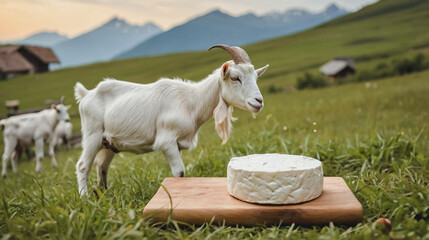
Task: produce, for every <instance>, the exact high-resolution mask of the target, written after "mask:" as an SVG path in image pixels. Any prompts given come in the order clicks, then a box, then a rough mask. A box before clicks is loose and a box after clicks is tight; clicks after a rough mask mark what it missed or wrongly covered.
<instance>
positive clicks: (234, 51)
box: [207, 44, 251, 64]
mask: <svg viewBox="0 0 429 240" xmlns="http://www.w3.org/2000/svg"><path fill="white" fill-rule="evenodd" d="M212 48H222V49H223V50H225V51H227V52H228V54H229V55H230V56H231V58H232V60H233V61H234V63H235V64H239V63H251V62H250V58H249V55H247V53H246V51H244V49H242V48H241V47H230V46H228V45H224V44H217V45H213V46H211V47H210V48H209V49H208V50H207V51H209V50H210V49H212Z"/></svg>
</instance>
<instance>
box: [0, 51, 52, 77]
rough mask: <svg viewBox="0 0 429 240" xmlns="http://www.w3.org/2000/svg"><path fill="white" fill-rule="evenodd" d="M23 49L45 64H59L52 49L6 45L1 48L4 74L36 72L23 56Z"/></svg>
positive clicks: (1, 63)
mask: <svg viewBox="0 0 429 240" xmlns="http://www.w3.org/2000/svg"><path fill="white" fill-rule="evenodd" d="M21 49H25V50H27V51H29V52H30V53H31V54H33V55H34V56H35V57H37V58H38V59H39V60H40V61H42V62H43V63H59V60H58V58H57V56H55V54H54V52H53V51H52V50H51V49H50V48H44V47H34V46H20V45H6V46H0V69H1V70H2V71H3V72H19V71H30V70H34V68H35V67H34V66H33V64H31V63H30V62H29V61H28V60H27V59H26V58H25V57H24V56H23V55H22V53H21V52H20V50H21Z"/></svg>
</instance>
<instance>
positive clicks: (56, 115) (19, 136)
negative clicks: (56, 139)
mask: <svg viewBox="0 0 429 240" xmlns="http://www.w3.org/2000/svg"><path fill="white" fill-rule="evenodd" d="M63 103H64V97H62V98H61V103H60V104H58V105H52V107H51V109H47V110H43V111H40V112H38V113H29V114H23V115H19V116H14V117H10V118H7V119H3V120H1V121H0V125H1V127H2V129H3V138H4V144H5V147H4V153H3V157H2V176H3V178H5V177H6V168H7V163H8V161H9V159H11V160H12V170H13V172H15V173H17V171H18V169H17V158H18V155H20V154H19V152H16V151H17V150H19V149H21V148H29V147H31V146H32V145H35V152H36V172H41V170H42V165H41V160H42V158H43V148H44V142H45V141H46V142H49V143H50V144H49V155H50V156H51V164H52V165H53V166H57V165H58V164H57V161H56V159H55V154H54V144H53V141H51V139H52V133H53V131H54V129H55V127H56V125H57V123H58V122H59V121H61V120H63V121H69V120H70V116H69V114H68V113H67V110H68V109H69V108H70V106H64V104H63ZM18 145H19V146H18Z"/></svg>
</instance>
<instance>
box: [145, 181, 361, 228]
mask: <svg viewBox="0 0 429 240" xmlns="http://www.w3.org/2000/svg"><path fill="white" fill-rule="evenodd" d="M162 184H163V185H164V186H165V188H166V189H167V191H168V192H169V194H170V195H171V200H172V206H173V209H172V210H171V203H170V198H169V197H168V195H167V193H166V192H165V190H164V189H163V188H162V187H160V188H159V190H158V192H157V193H156V194H155V196H154V197H153V198H152V199H151V200H150V201H149V203H148V204H147V205H146V207H145V208H144V211H143V217H147V218H150V219H152V220H153V221H155V222H165V221H167V217H168V214H171V218H172V219H174V220H177V221H181V222H185V223H189V224H203V223H205V222H210V221H211V220H212V219H214V222H215V223H220V224H222V223H223V221H225V224H227V225H235V224H241V225H256V224H279V223H283V224H291V223H296V224H302V225H323V224H328V223H329V222H333V223H335V224H345V225H352V224H357V223H359V222H361V221H362V220H363V211H362V206H361V204H360V203H359V201H358V200H357V199H356V198H355V196H354V195H353V193H352V191H351V190H350V188H349V187H348V186H347V184H346V183H345V182H344V180H343V179H342V178H341V177H325V178H324V183H323V192H322V195H321V196H320V197H318V198H317V199H315V200H312V201H309V202H305V203H300V204H293V205H260V204H252V203H246V202H243V201H241V200H238V199H236V198H234V197H232V196H231V195H229V193H228V191H227V185H226V178H166V179H164V181H163V182H162Z"/></svg>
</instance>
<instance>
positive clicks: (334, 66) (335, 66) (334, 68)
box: [319, 57, 355, 76]
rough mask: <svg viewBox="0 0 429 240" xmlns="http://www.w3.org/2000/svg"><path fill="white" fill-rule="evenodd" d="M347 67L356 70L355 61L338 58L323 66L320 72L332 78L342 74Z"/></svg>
mask: <svg viewBox="0 0 429 240" xmlns="http://www.w3.org/2000/svg"><path fill="white" fill-rule="evenodd" d="M346 67H350V68H351V69H353V70H354V69H355V66H354V61H353V59H351V58H346V57H341V58H336V59H334V60H331V61H329V62H328V63H326V64H324V65H323V66H321V67H320V68H319V70H320V71H321V72H322V73H323V74H325V75H328V76H332V75H336V74H337V73H339V72H341V71H342V70H343V69H345V68H346Z"/></svg>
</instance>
